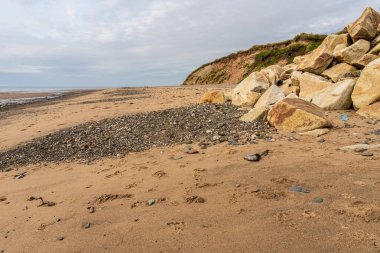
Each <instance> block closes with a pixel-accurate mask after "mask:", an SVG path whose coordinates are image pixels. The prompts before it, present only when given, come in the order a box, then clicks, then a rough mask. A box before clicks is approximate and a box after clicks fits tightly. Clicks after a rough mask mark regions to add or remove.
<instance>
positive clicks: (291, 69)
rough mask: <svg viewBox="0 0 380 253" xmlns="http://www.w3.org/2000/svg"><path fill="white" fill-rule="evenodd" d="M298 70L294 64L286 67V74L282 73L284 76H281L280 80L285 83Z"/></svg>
mask: <svg viewBox="0 0 380 253" xmlns="http://www.w3.org/2000/svg"><path fill="white" fill-rule="evenodd" d="M297 68H298V66H297V65H296V64H293V63H292V64H288V65H286V66H284V67H283V69H284V72H282V74H281V75H280V80H282V81H285V80H287V79H289V78H290V77H291V76H292V74H293V72H294V71H296V70H297Z"/></svg>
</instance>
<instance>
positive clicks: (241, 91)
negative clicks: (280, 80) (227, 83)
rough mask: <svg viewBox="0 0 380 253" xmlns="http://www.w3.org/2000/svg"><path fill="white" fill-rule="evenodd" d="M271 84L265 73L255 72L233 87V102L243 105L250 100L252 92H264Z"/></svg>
mask: <svg viewBox="0 0 380 253" xmlns="http://www.w3.org/2000/svg"><path fill="white" fill-rule="evenodd" d="M269 86H270V84H269V81H268V79H267V77H266V76H265V75H264V74H262V73H260V72H253V73H252V74H250V75H249V76H248V77H247V78H245V79H244V80H243V81H242V82H241V83H240V84H239V85H238V86H236V87H235V88H234V89H233V91H232V96H231V100H232V104H234V105H236V106H241V105H243V104H245V103H247V102H250V99H251V98H252V92H256V93H263V92H264V91H266V90H267V89H268V88H269Z"/></svg>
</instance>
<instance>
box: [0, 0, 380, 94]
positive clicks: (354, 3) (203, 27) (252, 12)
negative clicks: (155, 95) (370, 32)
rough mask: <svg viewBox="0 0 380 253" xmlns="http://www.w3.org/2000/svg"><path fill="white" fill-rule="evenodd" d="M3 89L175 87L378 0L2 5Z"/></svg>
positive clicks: (333, 23) (38, 0) (13, 1)
mask: <svg viewBox="0 0 380 253" xmlns="http://www.w3.org/2000/svg"><path fill="white" fill-rule="evenodd" d="M0 2H1V8H0V89H2V88H3V89H4V88H6V87H14V88H17V87H28V86H29V87H92V86H98V87H101V86H135V85H174V84H179V83H181V82H182V81H183V80H184V79H185V77H186V75H187V74H188V73H189V72H191V71H192V70H193V69H194V68H196V67H198V66H199V65H201V64H203V63H206V62H208V61H210V60H213V59H215V58H218V57H221V56H224V55H226V54H229V53H232V52H235V51H237V50H242V49H245V48H249V47H251V46H252V45H255V44H263V43H267V42H277V41H280V40H285V39H288V38H292V37H293V36H294V35H296V34H298V33H300V32H313V33H331V32H335V31H339V30H341V29H342V28H343V27H344V26H345V25H346V24H348V23H350V22H351V21H353V20H354V19H356V18H357V17H358V16H359V15H360V14H361V12H362V11H363V10H364V8H365V7H367V6H372V7H374V8H375V9H377V10H380V0H371V1H369V0H360V1H358V0H313V1H305V0H287V1H284V0H265V1H263V0H234V1H231V0H0Z"/></svg>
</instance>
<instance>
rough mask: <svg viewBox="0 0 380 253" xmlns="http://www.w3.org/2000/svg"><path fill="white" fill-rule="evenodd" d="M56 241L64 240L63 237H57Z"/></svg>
mask: <svg viewBox="0 0 380 253" xmlns="http://www.w3.org/2000/svg"><path fill="white" fill-rule="evenodd" d="M57 240H58V241H63V240H65V237H64V236H59V237H58V238H57Z"/></svg>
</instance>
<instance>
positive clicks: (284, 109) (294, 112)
mask: <svg viewBox="0 0 380 253" xmlns="http://www.w3.org/2000/svg"><path fill="white" fill-rule="evenodd" d="M268 121H269V122H270V124H271V125H273V126H274V127H275V128H277V129H279V130H283V131H311V130H314V129H318V128H326V127H329V126H331V123H330V122H329V121H328V120H327V118H326V117H325V115H324V111H323V110H322V109H321V108H319V107H318V106H316V105H314V104H312V103H310V102H307V101H305V100H302V99H299V98H285V99H283V100H281V101H279V102H278V103H276V104H275V105H274V106H273V107H272V109H271V110H270V111H269V113H268Z"/></svg>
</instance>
